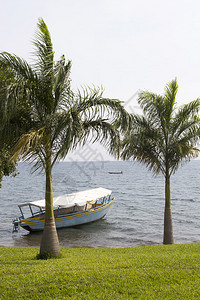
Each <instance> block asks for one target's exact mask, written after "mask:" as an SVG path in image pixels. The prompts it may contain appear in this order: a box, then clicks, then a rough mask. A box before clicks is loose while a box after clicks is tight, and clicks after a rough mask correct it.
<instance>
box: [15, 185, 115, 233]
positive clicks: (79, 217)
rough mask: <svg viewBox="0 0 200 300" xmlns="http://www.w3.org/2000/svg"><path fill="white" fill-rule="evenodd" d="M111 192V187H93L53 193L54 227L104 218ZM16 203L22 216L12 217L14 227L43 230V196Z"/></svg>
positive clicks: (74, 224) (108, 206) (109, 204)
mask: <svg viewBox="0 0 200 300" xmlns="http://www.w3.org/2000/svg"><path fill="white" fill-rule="evenodd" d="M111 194H112V191H111V190H108V189H105V188H95V189H90V190H86V191H82V192H77V193H72V194H65V195H62V196H58V197H55V198H54V199H53V209H54V216H55V223H56V228H57V229H58V228H65V227H74V226H77V225H82V224H86V223H90V222H94V221H97V220H99V219H101V218H103V217H104V216H105V215H106V213H107V211H108V210H109V208H110V207H111V205H112V203H113V201H114V198H113V197H112V195H111ZM18 207H19V209H20V212H21V216H20V217H19V218H16V219H14V220H13V231H18V230H19V227H20V226H21V227H22V228H24V229H26V230H28V231H42V230H43V228H44V221H45V200H38V201H32V202H26V203H21V204H19V205H18ZM26 208H29V213H30V216H28V217H26V216H25V213H24V209H26Z"/></svg>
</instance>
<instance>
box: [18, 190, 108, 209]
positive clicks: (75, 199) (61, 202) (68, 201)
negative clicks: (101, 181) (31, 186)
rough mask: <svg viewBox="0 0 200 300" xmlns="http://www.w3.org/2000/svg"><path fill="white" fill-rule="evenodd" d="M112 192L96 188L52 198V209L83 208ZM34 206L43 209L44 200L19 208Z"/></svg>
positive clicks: (23, 204)
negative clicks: (75, 206)
mask: <svg viewBox="0 0 200 300" xmlns="http://www.w3.org/2000/svg"><path fill="white" fill-rule="evenodd" d="M111 193H112V191H111V190H108V189H104V188H101V187H99V188H96V189H91V190H86V191H82V192H77V193H72V194H65V195H61V196H58V197H55V198H53V208H54V209H56V208H67V207H72V206H74V205H77V206H83V205H86V203H90V204H93V203H95V202H96V201H97V200H98V199H100V198H103V197H107V196H109V195H111ZM29 205H32V206H36V207H39V208H41V209H44V208H45V199H43V200H38V201H32V202H25V203H22V204H19V205H18V206H19V207H23V206H29Z"/></svg>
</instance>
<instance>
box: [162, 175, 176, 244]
mask: <svg viewBox="0 0 200 300" xmlns="http://www.w3.org/2000/svg"><path fill="white" fill-rule="evenodd" d="M173 243H174V238H173V226H172V210H171V192H170V175H169V172H168V170H167V171H166V176H165V213H164V236H163V244H173Z"/></svg>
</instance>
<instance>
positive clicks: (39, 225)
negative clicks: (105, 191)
mask: <svg viewBox="0 0 200 300" xmlns="http://www.w3.org/2000/svg"><path fill="white" fill-rule="evenodd" d="M113 201H114V198H113V199H112V200H111V201H110V202H108V203H107V204H104V205H100V206H97V207H94V208H92V209H89V210H86V211H82V212H75V213H71V214H67V215H59V216H57V217H55V224H56V228H57V229H59V228H67V227H75V226H78V225H83V224H87V223H91V222H95V221H97V220H100V219H102V218H103V217H104V216H105V215H106V213H107V212H108V210H109V209H110V207H111V205H112V203H113ZM44 222H45V220H44V219H41V217H40V216H38V217H34V218H27V219H22V220H21V221H20V226H21V227H22V228H24V229H26V230H28V231H42V230H43V229H44Z"/></svg>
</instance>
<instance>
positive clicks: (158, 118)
mask: <svg viewBox="0 0 200 300" xmlns="http://www.w3.org/2000/svg"><path fill="white" fill-rule="evenodd" d="M177 91H178V85H177V81H176V79H175V80H173V81H171V82H170V83H169V84H167V85H166V88H165V93H164V95H163V96H161V95H157V94H154V93H150V92H148V91H142V92H140V93H139V98H138V103H139V105H140V107H141V109H142V111H143V115H142V116H140V115H132V126H131V129H130V130H129V132H128V133H127V134H126V136H125V138H124V141H123V146H122V147H123V148H122V153H121V156H122V158H123V159H135V160H137V161H139V162H141V163H144V164H146V166H147V167H148V168H149V169H150V170H152V171H153V172H154V174H156V175H157V174H159V173H162V174H163V175H164V177H165V213H164V236H163V237H164V239H163V243H164V244H173V243H174V239H173V228H172V213H171V194H170V178H171V175H172V174H174V173H175V172H176V170H177V169H178V167H179V165H180V164H181V162H183V161H186V160H190V158H192V157H197V155H198V152H199V149H197V147H196V146H197V141H198V136H199V117H198V115H197V113H198V109H199V105H200V101H199V100H196V101H192V102H190V103H189V104H185V105H183V106H182V107H180V108H179V109H178V110H177V109H176V102H175V97H176V94H177Z"/></svg>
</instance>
